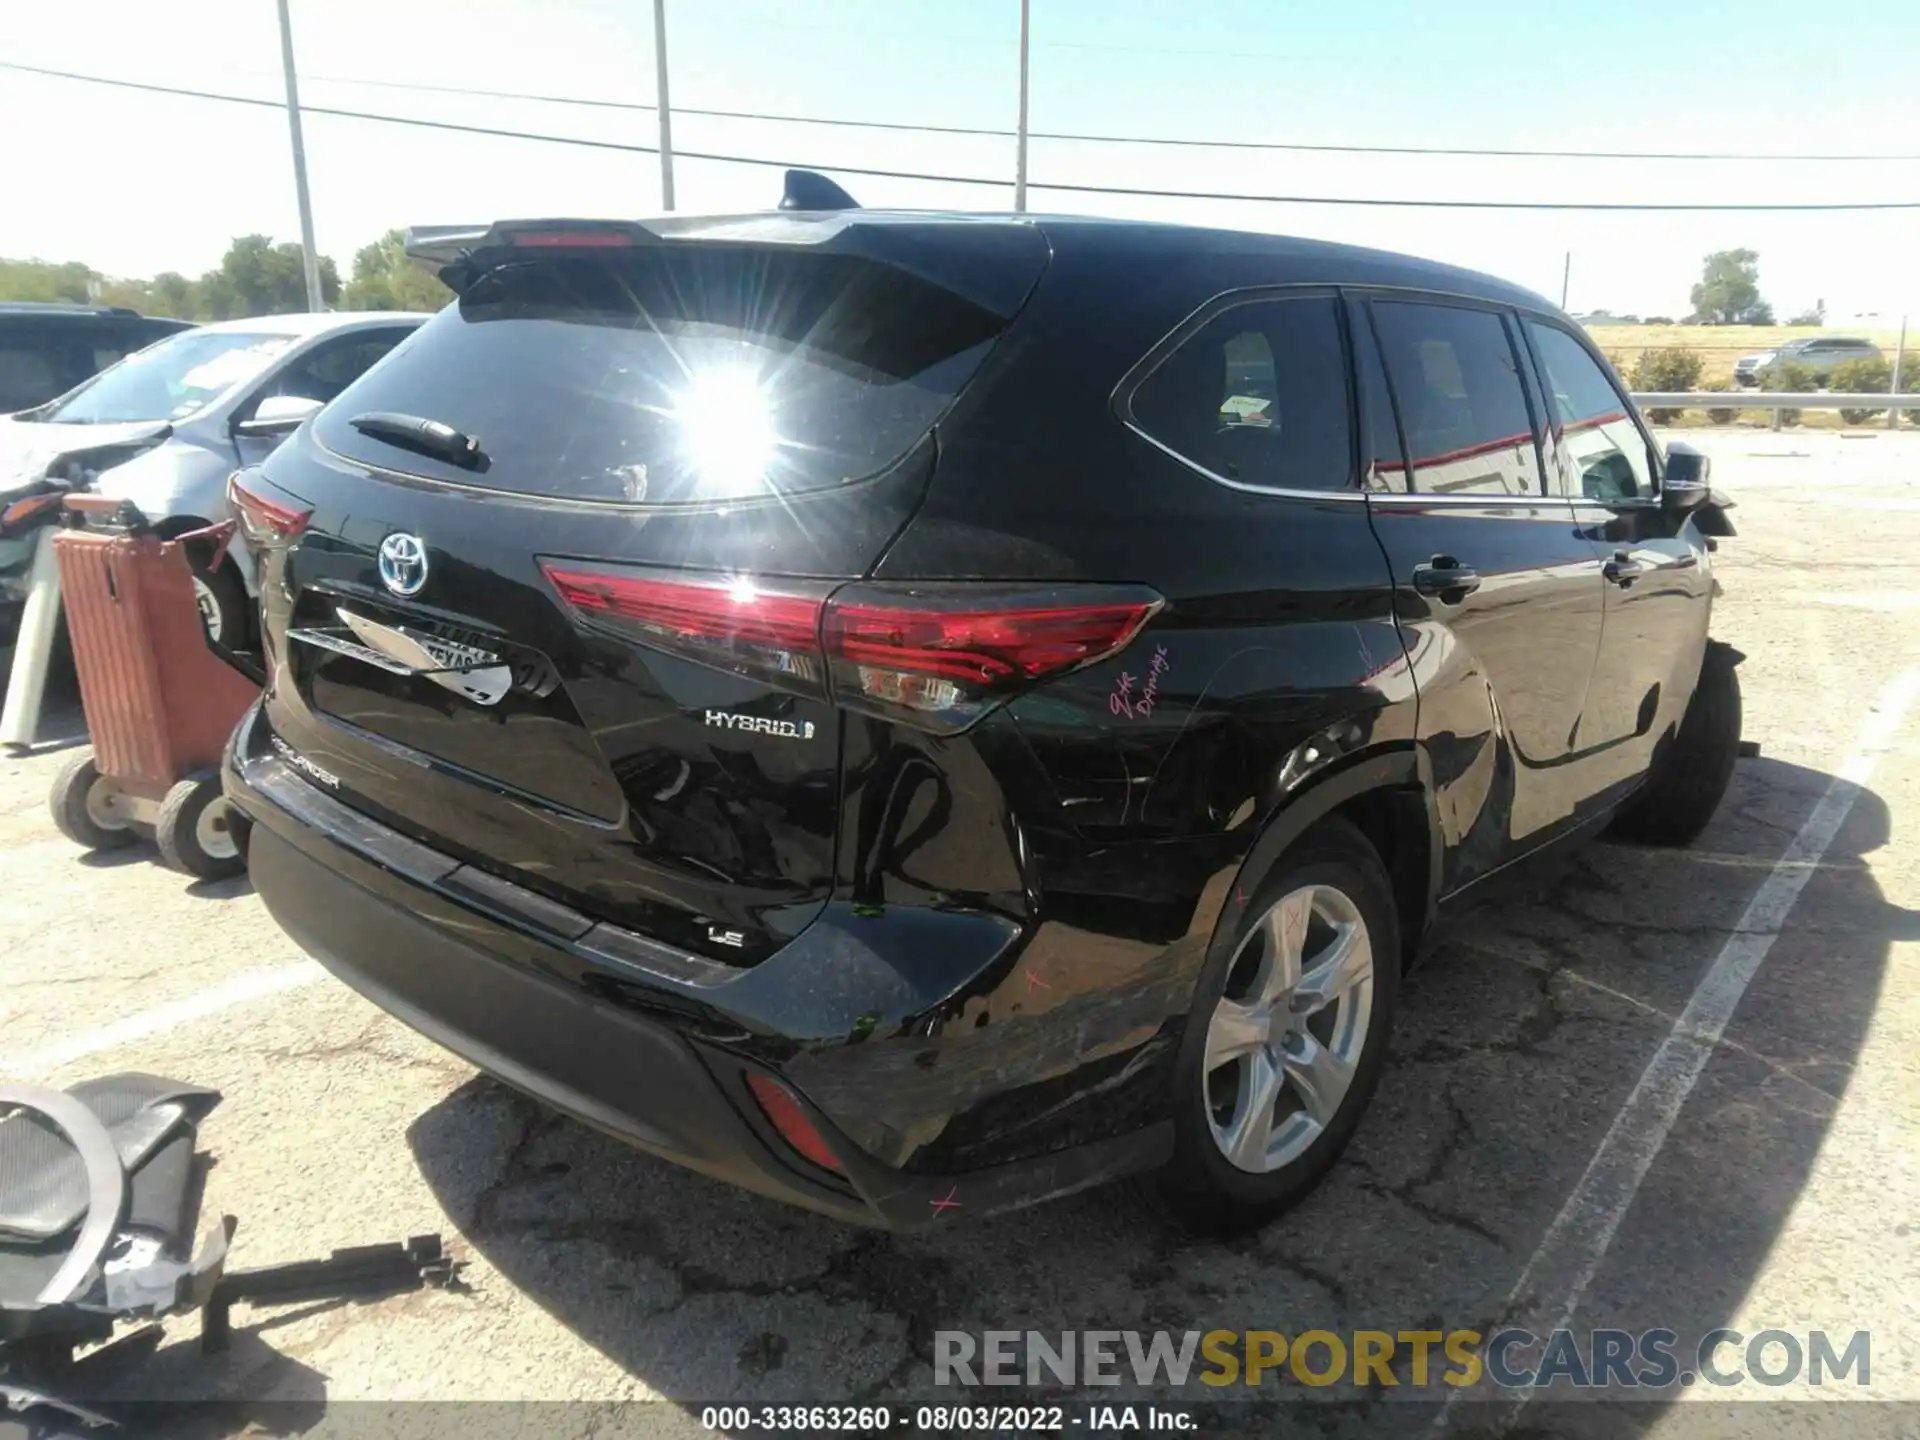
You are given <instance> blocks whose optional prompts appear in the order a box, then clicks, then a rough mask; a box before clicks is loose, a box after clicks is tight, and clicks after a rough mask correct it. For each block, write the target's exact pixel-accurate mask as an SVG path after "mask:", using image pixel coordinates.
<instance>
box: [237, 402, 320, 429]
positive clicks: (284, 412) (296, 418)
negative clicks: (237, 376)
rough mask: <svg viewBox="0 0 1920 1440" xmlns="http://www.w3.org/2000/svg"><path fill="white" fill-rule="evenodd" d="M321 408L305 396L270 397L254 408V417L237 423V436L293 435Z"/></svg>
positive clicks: (317, 403)
mask: <svg viewBox="0 0 1920 1440" xmlns="http://www.w3.org/2000/svg"><path fill="white" fill-rule="evenodd" d="M319 408H320V402H319V401H318V400H313V399H309V398H308V397H307V396H305V395H269V396H267V397H266V398H265V399H263V400H262V401H261V402H260V403H259V404H258V405H256V406H254V407H253V417H252V418H251V419H248V420H241V421H238V422H237V423H235V425H234V427H233V433H234V434H236V435H291V434H292V433H293V432H294V431H296V430H298V429H299V428H300V427H301V425H302V424H304V423H305V421H306V419H307V417H308V416H309V415H311V414H313V412H314V411H316V410H318V409H319Z"/></svg>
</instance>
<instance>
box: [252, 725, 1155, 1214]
mask: <svg viewBox="0 0 1920 1440" xmlns="http://www.w3.org/2000/svg"><path fill="white" fill-rule="evenodd" d="M257 714H258V712H257V711H254V712H250V713H249V715H248V717H247V719H246V720H244V721H243V722H242V724H241V726H240V727H239V731H238V732H237V733H236V744H235V746H234V747H233V748H231V749H230V750H229V752H228V756H227V763H226V765H225V767H224V772H225V773H224V779H225V785H226V792H227V795H228V797H229V799H230V800H232V802H233V803H234V804H235V805H236V806H238V807H239V808H240V809H241V810H242V812H244V813H245V814H246V815H247V816H248V817H249V818H250V819H251V820H252V821H253V830H252V835H251V839H250V842H249V848H248V863H249V869H250V871H251V874H252V878H253V882H254V885H255V888H256V889H257V890H258V891H259V893H260V896H261V898H262V899H263V900H264V901H265V903H266V905H267V909H268V911H269V912H270V913H271V914H272V915H273V917H274V919H275V921H277V922H278V923H279V925H280V926H281V928H282V929H284V930H286V931H287V933H288V934H289V935H291V936H292V937H293V938H294V939H295V940H296V941H297V942H299V944H300V945H301V947H302V948H303V949H305V950H306V951H307V952H308V953H309V954H311V955H313V956H314V957H315V958H316V959H318V960H319V961H320V962H321V963H322V964H324V965H325V966H326V967H327V968H328V969H329V970H330V971H331V972H332V973H333V974H334V975H335V976H337V977H338V978H339V979H341V980H343V981H345V982H346V983H347V984H348V985H350V986H352V987H353V988H354V989H355V990H357V991H359V992H360V993H361V994H363V995H365V996H366V997H367V998H368V999H370V1000H372V1001H373V1002H374V1003H375V1004H376V1005H379V1006H380V1007H381V1008H382V1009H384V1010H386V1011H388V1012H389V1013H390V1014H392V1015H394V1016H395V1017H396V1018H398V1019H399V1020H401V1021H403V1022H404V1023H406V1024H407V1025H409V1026H411V1027H412V1028H413V1029H415V1030H417V1031H419V1032H420V1033H421V1034H423V1035H425V1036H427V1037H428V1038H429V1039H432V1040H434V1041H436V1042H437V1043H439V1044H440V1045H443V1046H445V1047H446V1048H447V1049H449V1050H451V1051H453V1052H454V1053H455V1054H458V1055H460V1056H461V1057H462V1058H464V1059H466V1060H467V1061H469V1062H470V1063H472V1064H473V1065H475V1066H477V1067H478V1068H480V1069H482V1070H484V1071H486V1072H487V1073H489V1074H491V1075H493V1076H494V1077H496V1078H497V1079H499V1080H501V1081H503V1082H505V1083H506V1084H508V1085H510V1086H512V1087H514V1088H515V1089H517V1090H520V1091H523V1092H524V1093H526V1094H528V1095H531V1096H533V1097H534V1098H536V1099H538V1100H540V1101H542V1102H543V1103H545V1104H548V1105H550V1106H552V1107H553V1108H554V1109H556V1110H559V1111H562V1112H563V1113H566V1114H568V1115H571V1116H573V1117H574V1118H575V1119H577V1120H580V1121H582V1122H583V1123H585V1124H587V1125H590V1126H593V1127H594V1128H596V1129H598V1130H601V1131H603V1132H605V1133H607V1134H609V1135H612V1136H614V1137H615V1138H617V1139H619V1140H622V1141H625V1142H626V1143H628V1144H631V1145H634V1146H636V1147H638V1148H639V1149H642V1150H645V1151H647V1152H649V1153H651V1154H654V1155H658V1156H660V1157H661V1158H663V1159H667V1160H671V1161H673V1162H675V1163H676V1164H680V1165H685V1166H687V1167H688V1168H690V1169H693V1170H697V1171H700V1172H701V1173H703V1174H707V1175H710V1176H713V1177H714V1178H716V1179H720V1180H724V1181H727V1182H729V1183H732V1184H736V1185H739V1186H741V1187H743V1188H745V1189H748V1190H752V1191H755V1192H757V1193H759V1194H762V1195H767V1196H770V1197H772V1198H775V1199H779V1200H784V1201H787V1202H788V1203H790V1204H795V1205H799V1206H802V1207H804V1208H806V1209H809V1210H814V1211H818V1212H820V1213H823V1214H827V1215H831V1216H833V1217H835V1218H838V1219H842V1220H846V1221H850V1222H853V1223H857V1224H865V1225H873V1226H879V1227H882V1228H886V1229H892V1230H912V1229H919V1228H924V1227H927V1226H929V1225H933V1224H938V1223H942V1222H949V1223H950V1222H951V1221H953V1220H956V1219H960V1218H968V1217H973V1216H978V1215H982V1214H987V1213H992V1212H994V1211H999V1210H1007V1209H1013V1208H1017V1207H1019V1206H1022V1205H1027V1204H1033V1203H1036V1202H1038V1201H1042V1200H1046V1199H1050V1198H1053V1197H1054V1196H1057V1195H1063V1194H1067V1193H1070V1192H1072V1191H1074V1190H1079V1189H1083V1188H1086V1187H1087V1186H1090V1185H1094V1184H1097V1183H1100V1182H1101V1181H1103V1180H1106V1179H1110V1178H1112V1177H1115V1176H1117V1175H1121V1174H1126V1173H1130V1172H1134V1171H1139V1170H1143V1169H1147V1168H1151V1167H1152V1166H1154V1165H1157V1164H1159V1163H1162V1162H1163V1161H1164V1160H1165V1159H1166V1158H1167V1157H1168V1155H1169V1154H1170V1153H1171V1149H1172V1145H1171V1133H1170V1132H1171V1127H1170V1126H1168V1125H1166V1124H1164V1123H1163V1124H1156V1125H1153V1126H1149V1127H1147V1128H1145V1129H1143V1130H1140V1131H1137V1132H1135V1133H1133V1134H1128V1135H1123V1136H1119V1137H1117V1138H1114V1139H1110V1140H1104V1141H1099V1142H1096V1143H1093V1144H1088V1145H1084V1146H1080V1147H1077V1148H1074V1149H1070V1150H1065V1151H1061V1152H1057V1153H1054V1154H1050V1155H1046V1156H1042V1157H1039V1158H1037V1159H1033V1160H1026V1161H1020V1162H1016V1163H1011V1164H1007V1165H1002V1166H996V1167H993V1168H990V1169H983V1170H973V1171H967V1172H965V1173H962V1174H955V1175H929V1174H925V1173H908V1172H904V1171H900V1170H895V1169H893V1168H891V1167H889V1166H886V1165H883V1164H881V1163H879V1162H878V1161H876V1160H874V1159H873V1158H872V1157H871V1156H869V1155H867V1154H866V1153H865V1152H864V1151H863V1150H861V1149H860V1148H859V1147H858V1146H857V1145H855V1144H854V1143H853V1142H852V1141H851V1140H850V1139H848V1138H847V1137H846V1136H845V1135H844V1134H842V1133H840V1132H839V1131H838V1130H837V1128H836V1127H835V1126H834V1125H833V1122H832V1121H831V1120H830V1119H829V1118H828V1117H826V1116H825V1115H824V1114H822V1113H821V1112H820V1111H819V1110H818V1109H817V1108H815V1107H814V1106H813V1105H812V1104H811V1103H810V1102H807V1100H806V1097H805V1096H804V1095H801V1096H800V1099H801V1101H802V1103H803V1106H804V1108H805V1109H806V1110H807V1113H808V1115H809V1118H810V1119H811V1120H812V1121H813V1123H814V1124H815V1126H816V1127H818V1128H819V1130H820V1131H821V1133H822V1134H823V1135H824V1136H825V1137H826V1139H827V1142H828V1144H829V1146H830V1147H831V1148H832V1150H833V1151H834V1153H835V1155H836V1157H837V1158H838V1159H839V1160H840V1161H841V1163H842V1164H843V1165H844V1167H845V1169H846V1172H847V1174H846V1178H845V1180H844V1181H843V1180H842V1179H841V1178H840V1177H838V1176H833V1175H830V1174H829V1173H828V1172H826V1171H824V1170H819V1169H817V1168H816V1167H814V1166H812V1165H811V1164H810V1163H809V1162H807V1161H805V1160H803V1159H801V1158H800V1157H799V1156H797V1155H796V1154H794V1153H793V1152H792V1151H791V1149H790V1148H789V1147H788V1146H787V1145H786V1144H785V1142H784V1141H783V1140H781V1139H780V1138H779V1137H778V1135H777V1133H776V1132H774V1131H773V1129H772V1127H771V1126H770V1125H769V1124H768V1122H767V1121H766V1119H765V1117H764V1115H762V1114H761V1112H760V1110H759V1107H758V1106H757V1104H755V1102H754V1101H753V1100H752V1098H751V1094H750V1092H749V1091H748V1089H747V1085H746V1076H747V1074H748V1073H749V1071H751V1070H754V1069H760V1070H762V1071H763V1072H765V1071H766V1067H763V1066H759V1065H757V1064H755V1063H753V1062H749V1061H747V1060H745V1059H743V1058H741V1057H740V1056H737V1055H735V1054H733V1053H732V1052H730V1051H728V1050H726V1049H724V1048H723V1047H720V1046H717V1045H713V1044H710V1043H707V1042H705V1041H703V1040H701V1039H698V1038H695V1037H694V1036H692V1035H689V1034H688V1033H686V1029H685V1027H682V1026H680V1025H677V1024H676V1023H675V1022H674V1020H673V1018H672V1017H671V1015H670V1013H669V1012H670V1007H668V1006H664V1005H663V1006H662V1007H660V1008H659V1009H657V1010H655V1009H651V1008H641V1007H640V1006H639V1005H636V1004H635V1003H633V1002H632V1001H631V1000H630V999H626V1000H625V1001H624V1003H623V999H617V998H613V997H614V994H615V993H617V994H619V995H620V996H622V997H630V996H632V995H633V993H634V991H633V989H632V987H628V986H623V987H620V990H619V991H618V992H608V993H605V994H594V993H589V991H587V990H584V989H582V988H581V987H580V986H579V985H578V984H575V983H571V982H570V981H568V980H566V979H563V978H561V977H562V976H564V975H567V974H568V973H570V970H571V969H572V968H573V967H572V962H570V961H569V960H568V958H567V957H565V956H564V955H562V954H561V953H560V952H559V951H558V950H552V949H548V947H546V946H545V945H544V944H543V942H541V941H540V940H539V939H537V938H535V937H534V936H532V935H529V934H528V933H527V932H526V930H524V929H521V928H519V927H513V926H509V925H506V924H503V923H501V922H500V921H499V920H497V919H495V918H494V917H492V916H490V915H487V914H485V913H482V912H481V911H480V910H478V909H476V908H473V907H470V906H468V905H465V904H462V903H460V902H459V901H458V900H457V899H455V898H454V897H451V896H449V895H447V894H445V893H444V892H442V891H441V890H439V889H437V888H430V887H429V886H426V885H423V884H419V883H417V882H416V881H414V880H413V879H410V878H408V877H406V876H403V875H400V874H398V873H396V872H395V870H394V869H393V868H391V867H390V866H388V865H383V864H381V863H379V861H378V860H377V859H376V858H374V856H373V855H371V854H369V853H368V852H367V850H366V849H365V848H364V846H363V845H362V844H359V843H355V842H357V841H364V840H366V839H367V838H368V833H367V832H369V831H377V830H380V829H381V828H383V827H377V826H373V825H372V822H370V821H365V820H364V819H362V820H360V821H359V822H358V823H357V824H356V826H355V832H356V833H355V834H353V835H349V836H342V837H335V836H332V835H328V834H326V833H323V832H322V831H321V830H320V829H319V828H317V827H316V826H314V825H312V824H309V823H307V822H306V821H305V820H303V819H301V818H299V817H297V816H295V815H293V814H291V813H290V812H289V811H288V810H287V809H285V808H282V806H281V805H279V804H277V803H275V800H274V798H271V797H270V796H268V795H267V794H264V793H262V790H261V789H260V788H258V787H257V786H256V784H254V783H250V778H251V779H252V780H258V779H259V778H261V777H260V774H259V772H260V771H261V770H262V769H263V767H272V768H273V769H274V770H275V771H276V773H275V775H274V776H273V787H272V788H273V789H274V790H275V792H276V793H277V794H280V795H284V794H285V793H286V792H287V786H288V784H289V783H291V784H292V785H294V786H297V787H300V788H301V789H309V790H313V793H314V794H315V795H316V796H319V795H320V794H321V792H319V791H318V790H317V789H313V787H310V786H308V784H307V782H306V781H305V780H302V779H300V778H299V777H297V776H294V775H293V772H292V771H291V770H290V769H288V768H287V767H286V766H284V765H282V764H281V763H280V762H279V761H277V760H272V759H261V758H257V757H255V758H245V751H244V749H243V747H242V743H241V742H242V738H243V737H244V736H245V735H246V733H247V731H248V730H249V729H250V728H251V726H252V724H253V723H254V721H255V717H256V716H257ZM321 798H322V799H324V798H325V797H324V796H321ZM391 838H392V839H393V840H395V841H397V842H399V843H400V844H401V845H406V846H412V844H413V842H411V841H405V840H404V839H402V837H398V836H393V837H391ZM415 848H418V847H415ZM543 951H545V952H546V954H547V955H549V956H550V958H551V962H552V963H551V964H544V963H543V955H542V952H543ZM662 998H663V999H665V998H666V997H665V996H663V997H662ZM766 1073H772V1072H766ZM783 1083H788V1085H789V1088H790V1089H792V1088H794V1087H792V1086H791V1084H790V1082H784V1081H783ZM796 1093H798V1092H797V1091H796Z"/></svg>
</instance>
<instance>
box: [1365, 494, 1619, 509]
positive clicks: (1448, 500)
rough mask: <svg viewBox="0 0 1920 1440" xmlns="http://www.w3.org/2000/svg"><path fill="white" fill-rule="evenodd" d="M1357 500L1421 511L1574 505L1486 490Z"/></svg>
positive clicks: (1566, 500) (1550, 498)
mask: <svg viewBox="0 0 1920 1440" xmlns="http://www.w3.org/2000/svg"><path fill="white" fill-rule="evenodd" d="M1360 498H1361V499H1363V500H1366V501H1368V502H1369V503H1370V504H1376V505H1388V506H1399V505H1407V506H1414V505H1417V506H1421V507H1423V508H1425V507H1430V506H1434V505H1442V506H1477V507H1478V508H1480V509H1482V510H1485V509H1488V508H1489V507H1492V506H1496V505H1498V506H1507V507H1510V508H1519V507H1522V506H1524V507H1525V508H1527V509H1529V510H1539V509H1543V508H1551V507H1553V506H1556V505H1557V506H1559V507H1560V508H1562V509H1571V508H1572V507H1573V503H1574V502H1573V500H1572V499H1570V498H1569V497H1567V496H1565V495H1515V494H1513V493H1511V492H1509V491H1501V492H1498V493H1495V492H1493V491H1490V490H1482V491H1477V492H1474V493H1469V494H1460V493H1458V492H1453V493H1445V492H1440V493H1436V492H1433V491H1422V490H1416V491H1413V492H1411V493H1409V492H1407V491H1405V490H1388V491H1373V492H1371V493H1368V494H1366V495H1363V496H1361V497H1360ZM1585 503H1587V504H1590V505H1591V504H1595V503H1597V502H1595V501H1591V500H1589V501H1587V502H1585Z"/></svg>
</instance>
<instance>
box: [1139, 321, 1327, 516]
mask: <svg viewBox="0 0 1920 1440" xmlns="http://www.w3.org/2000/svg"><path fill="white" fill-rule="evenodd" d="M1349 410H1350V404H1349V401H1348V397H1347V361H1346V352H1345V349H1344V347H1343V346H1342V345H1341V343H1340V319H1339V314H1338V312H1337V310H1336V308H1335V302H1334V301H1333V300H1331V299H1327V298H1323V297H1309V298H1301V299H1297V300H1262V301H1256V302H1253V303H1251V304H1246V305H1235V306H1233V307H1232V308H1230V309H1227V310H1223V311H1221V312H1220V313H1219V314H1218V315H1216V316H1214V317H1213V318H1212V319H1211V320H1209V321H1207V323H1206V324H1204V325H1202V326H1201V327H1200V329H1198V330H1196V331H1195V332H1194V333H1193V335H1192V336H1190V337H1189V338H1188V339H1187V340H1186V341H1185V343H1183V344H1182V345H1181V346H1180V348H1179V349H1177V350H1175V351H1174V352H1173V354H1171V355H1169V356H1168V357H1167V358H1166V359H1165V360H1163V361H1162V362H1161V363H1160V365H1159V366H1158V367H1156V368H1155V369H1154V371H1153V373H1152V374H1150V375H1149V376H1148V377H1147V378H1146V380H1145V381H1144V382H1142V384H1141V385H1140V388H1139V389H1137V390H1135V391H1134V393H1133V399H1132V412H1133V418H1134V421H1135V423H1136V424H1138V425H1139V426H1140V428H1141V429H1142V430H1144V431H1146V433H1147V434H1149V435H1151V436H1152V437H1153V438H1154V439H1155V440H1158V441H1159V442H1160V443H1161V444H1162V445H1165V446H1166V447H1167V448H1168V449H1170V450H1172V451H1174V452H1175V453H1176V454H1178V455H1181V456H1183V457H1184V458H1185V459H1187V460H1190V461H1192V462H1193V463H1194V464H1196V465H1198V466H1200V467H1201V468H1203V469H1205V470H1208V471H1210V472H1211V473H1213V474H1215V475H1218V476H1220V477H1221V478H1223V479H1227V480H1232V481H1235V482H1236V483H1239V484H1244V485H1261V486H1267V487H1272V488H1283V489H1290V490H1338V489H1342V488H1344V487H1346V486H1348V485H1350V484H1351V483H1352V480H1353V438H1352V429H1351V423H1350V418H1349Z"/></svg>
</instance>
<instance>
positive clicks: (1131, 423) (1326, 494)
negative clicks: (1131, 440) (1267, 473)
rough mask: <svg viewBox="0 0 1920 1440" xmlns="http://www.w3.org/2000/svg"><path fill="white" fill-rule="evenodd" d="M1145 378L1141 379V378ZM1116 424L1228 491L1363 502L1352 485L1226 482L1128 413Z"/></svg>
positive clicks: (1364, 494) (1361, 492)
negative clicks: (1311, 486)
mask: <svg viewBox="0 0 1920 1440" xmlns="http://www.w3.org/2000/svg"><path fill="white" fill-rule="evenodd" d="M1142 378H1143V379H1144V378H1145V377H1144V376H1143V377H1142ZM1120 423H1121V424H1123V425H1125V426H1126V427H1127V429H1129V430H1131V431H1132V432H1133V433H1134V434H1136V435H1138V436H1139V437H1140V438H1141V439H1142V440H1144V441H1146V442H1147V443H1148V444H1149V445H1151V446H1153V448H1154V449H1156V450H1158V451H1159V452H1160V453H1161V454H1163V455H1169V456H1171V457H1172V458H1174V459H1175V460H1178V461H1179V462H1180V463H1181V464H1182V465H1184V466H1186V467H1187V469H1189V470H1191V471H1193V473H1194V474H1196V475H1203V476H1205V477H1206V478H1207V479H1209V480H1211V481H1213V483H1214V484H1216V485H1224V486H1226V487H1227V489H1229V490H1238V491H1240V492H1242V493H1243V494H1247V495H1277V496H1280V497H1281V498H1282V499H1286V500H1365V499H1366V498H1367V493H1368V492H1367V491H1365V490H1362V489H1360V488H1359V487H1358V486H1356V485H1351V484H1350V485H1348V486H1346V487H1345V488H1344V489H1340V490H1295V489H1292V488H1290V487H1288V486H1285V485H1250V484H1248V483H1247V482H1246V481H1245V480H1229V479H1228V478H1227V477H1226V476H1224V475H1216V474H1214V473H1213V471H1211V470H1209V469H1207V467H1206V466H1204V465H1202V464H1200V463H1199V462H1198V461H1196V460H1189V459H1188V458H1187V457H1186V456H1184V455H1182V454H1181V453H1180V452H1179V451H1178V450H1176V449H1174V448H1173V447H1172V446H1171V445H1167V444H1163V443H1162V442H1161V441H1158V440H1156V439H1154V438H1153V436H1151V435H1149V434H1148V433H1147V432H1146V431H1145V430H1142V429H1141V428H1140V425H1139V423H1138V422H1137V421H1136V420H1135V419H1134V418H1133V416H1132V415H1131V414H1126V415H1122V416H1121V417H1120Z"/></svg>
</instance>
